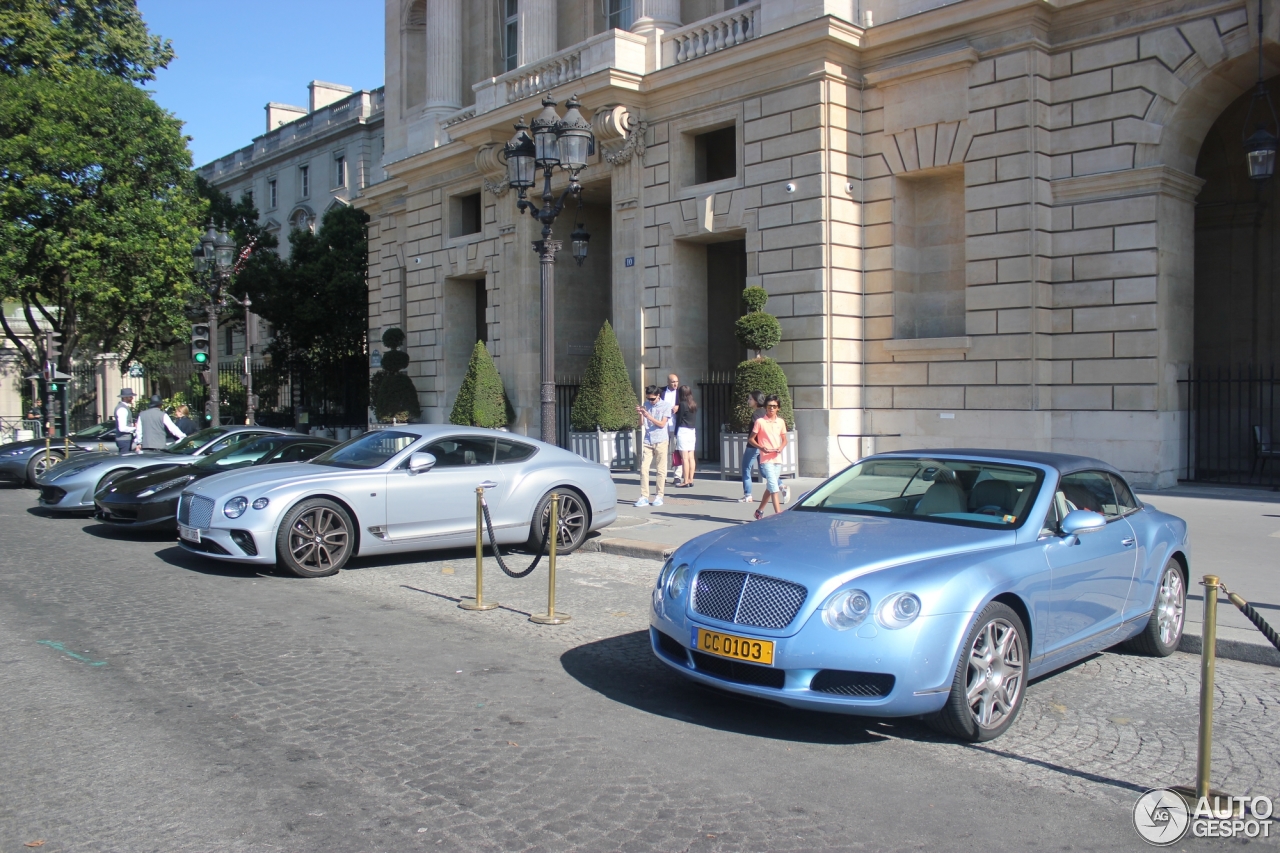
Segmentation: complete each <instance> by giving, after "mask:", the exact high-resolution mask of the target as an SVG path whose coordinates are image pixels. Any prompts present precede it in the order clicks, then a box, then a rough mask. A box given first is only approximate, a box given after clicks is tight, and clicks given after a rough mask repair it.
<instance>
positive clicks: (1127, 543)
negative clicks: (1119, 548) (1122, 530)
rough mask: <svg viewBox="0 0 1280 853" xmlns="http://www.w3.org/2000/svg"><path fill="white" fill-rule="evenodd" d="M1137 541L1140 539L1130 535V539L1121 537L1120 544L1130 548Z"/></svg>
mask: <svg viewBox="0 0 1280 853" xmlns="http://www.w3.org/2000/svg"><path fill="white" fill-rule="evenodd" d="M1137 541H1138V540H1136V539H1134V538H1133V537H1132V536H1130V537H1129V538H1128V539H1121V540H1120V544H1121V545H1123V546H1124V547H1126V548H1128V547H1129V546H1130V545H1132V544H1133V543H1134V542H1137Z"/></svg>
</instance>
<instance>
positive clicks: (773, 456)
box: [747, 394, 787, 521]
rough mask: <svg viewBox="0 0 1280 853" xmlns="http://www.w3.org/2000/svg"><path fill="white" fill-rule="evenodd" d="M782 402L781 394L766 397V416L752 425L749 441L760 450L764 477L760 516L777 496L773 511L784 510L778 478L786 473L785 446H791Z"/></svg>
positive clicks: (758, 516) (757, 513)
mask: <svg viewBox="0 0 1280 853" xmlns="http://www.w3.org/2000/svg"><path fill="white" fill-rule="evenodd" d="M781 406H782V404H781V403H780V402H779V400H778V395H777V394H770V395H769V396H767V397H765V398H764V417H763V418H760V419H758V420H757V421H756V422H755V424H754V425H753V426H752V427H751V437H750V438H748V439H747V443H748V444H750V445H751V446H752V447H755V448H759V450H760V474H761V476H763V477H764V497H763V498H761V499H760V508H759V509H757V510H756V520H757V521H759V520H760V519H762V518H764V505H765V504H766V503H768V502H769V499H770V498H772V499H773V512H774V514H775V515H776V514H777V513H779V512H782V507H781V506H780V505H779V503H778V495H779V494H780V493H781V492H782V489H781V488H780V487H779V486H778V478H779V476H781V474H782V449H783V448H784V447H786V446H787V422H786V421H784V420H783V419H782V418H781V417H779V416H778V410H779V409H780V408H781Z"/></svg>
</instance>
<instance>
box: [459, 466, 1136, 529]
mask: <svg viewBox="0 0 1280 853" xmlns="http://www.w3.org/2000/svg"><path fill="white" fill-rule="evenodd" d="M480 488H482V489H496V488H498V484H497V483H495V482H494V481H493V480H485V481H484V482H483V483H481V484H480ZM1130 541H1132V540H1130Z"/></svg>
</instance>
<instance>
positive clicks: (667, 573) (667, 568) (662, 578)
mask: <svg viewBox="0 0 1280 853" xmlns="http://www.w3.org/2000/svg"><path fill="white" fill-rule="evenodd" d="M675 567H676V566H675V563H673V562H671V558H670V557H668V558H667V561H666V562H665V563H663V564H662V571H660V572H658V583H657V586H656V588H657V589H660V590H661V589H665V588H666V586H667V581H668V580H669V579H670V578H671V572H672V570H673V569H675Z"/></svg>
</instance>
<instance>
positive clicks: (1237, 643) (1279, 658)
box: [1178, 634, 1280, 667]
mask: <svg viewBox="0 0 1280 853" xmlns="http://www.w3.org/2000/svg"><path fill="white" fill-rule="evenodd" d="M1203 645H1204V644H1203V643H1202V642H1201V639H1200V635H1199V634H1183V635H1182V640H1181V641H1180V642H1179V643H1178V651H1180V652H1188V653H1190V654H1193V655H1198V654H1200V651H1201V649H1202V648H1203ZM1217 656H1218V657H1220V658H1227V659H1228V660H1239V661H1244V662H1245V663H1260V664H1264V665H1266V666H1275V667H1280V651H1276V650H1275V649H1274V648H1273V647H1272V646H1270V645H1265V644H1263V643H1246V642H1244V641H1242V640H1224V639H1223V638H1222V637H1219V638H1218V655H1217Z"/></svg>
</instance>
